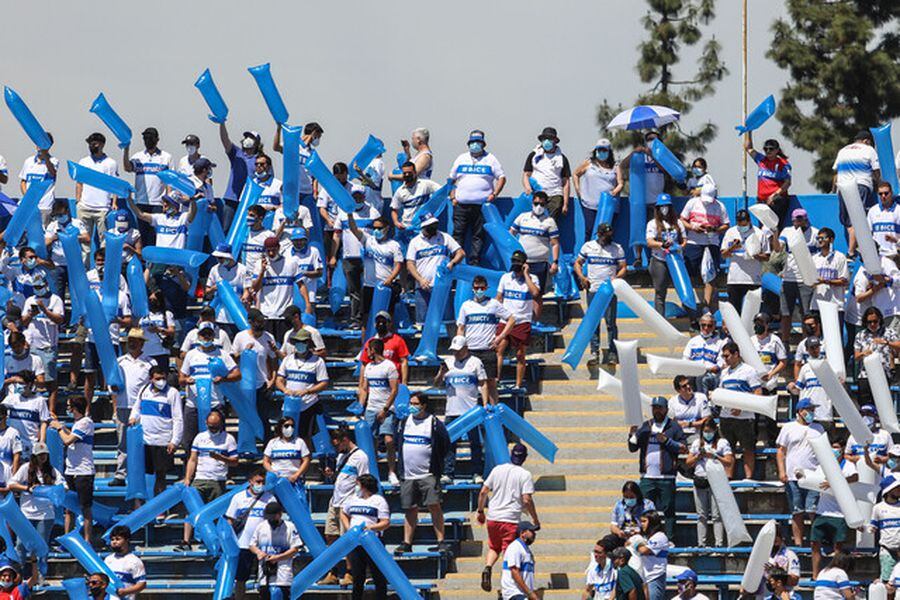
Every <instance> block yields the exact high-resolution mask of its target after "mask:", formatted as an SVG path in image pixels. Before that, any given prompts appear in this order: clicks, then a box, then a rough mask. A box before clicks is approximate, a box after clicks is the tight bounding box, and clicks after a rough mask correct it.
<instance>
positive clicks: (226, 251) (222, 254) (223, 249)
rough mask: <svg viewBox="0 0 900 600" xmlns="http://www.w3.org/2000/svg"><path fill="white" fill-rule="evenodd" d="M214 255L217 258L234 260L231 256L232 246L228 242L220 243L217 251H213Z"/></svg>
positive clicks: (217, 245)
mask: <svg viewBox="0 0 900 600" xmlns="http://www.w3.org/2000/svg"><path fill="white" fill-rule="evenodd" d="M212 255H213V256H214V257H216V258H230V259H232V260H234V257H233V256H232V255H231V244H229V243H228V242H219V243H218V244H216V249H215V250H214V251H213V253H212Z"/></svg>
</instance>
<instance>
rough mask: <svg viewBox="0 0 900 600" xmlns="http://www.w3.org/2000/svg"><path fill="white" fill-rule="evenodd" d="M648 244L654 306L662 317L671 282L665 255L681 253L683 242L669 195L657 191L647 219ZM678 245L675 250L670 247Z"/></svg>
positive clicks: (679, 224) (664, 312)
mask: <svg viewBox="0 0 900 600" xmlns="http://www.w3.org/2000/svg"><path fill="white" fill-rule="evenodd" d="M646 237H647V247H648V248H650V268H649V271H650V279H651V280H652V281H653V289H654V291H655V293H654V296H653V307H654V308H655V309H656V312H658V313H659V314H661V315H663V316H665V314H666V294H667V292H668V289H669V286H671V285H672V278H671V277H670V276H669V267H667V266H666V254H668V253H669V252H680V251H681V250H680V248H681V247H682V246H683V245H684V238H685V230H684V224H682V222H681V221H680V220H679V219H678V215H677V213H676V212H675V207H674V206H672V197H671V196H669V194H660V195H659V197H658V198H657V200H656V206H655V207H654V209H653V219H652V220H650V221H648V222H647V234H646ZM673 247H677V248H678V250H673Z"/></svg>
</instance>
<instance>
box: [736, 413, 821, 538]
mask: <svg viewBox="0 0 900 600" xmlns="http://www.w3.org/2000/svg"><path fill="white" fill-rule="evenodd" d="M815 410H816V407H815V405H814V404H813V403H812V402H810V401H809V400H801V401H800V402H798V403H797V416H796V418H795V419H794V420H793V421H791V422H790V423H785V424H784V425H783V426H782V427H781V431H780V432H779V434H778V439H777V440H776V441H775V444H776V445H777V446H778V451H777V453H776V455H775V460H776V465H777V467H778V479H779V481H781V483H783V484H784V486H785V488H784V491H785V493H786V494H787V500H788V508H789V509H790V511H791V533H792V535H793V538H794V545H795V546H802V545H803V523H804V519H805V518H806V515H812V514H813V512H815V510H816V504H817V502H818V501H819V492H813V491H811V490H808V489H806V488H803V487H800V484H799V483H798V480H799V479H800V478H801V477H802V472H803V471H809V470H813V469H815V468H816V467H818V466H819V462H818V461H817V460H816V455H815V454H814V453H813V449H812V446H810V444H809V438H810V437H816V436H819V435H824V434H825V430H824V429H822V426H821V425H819V424H817V423H816V422H815V418H816V413H815ZM745 454H746V452H745Z"/></svg>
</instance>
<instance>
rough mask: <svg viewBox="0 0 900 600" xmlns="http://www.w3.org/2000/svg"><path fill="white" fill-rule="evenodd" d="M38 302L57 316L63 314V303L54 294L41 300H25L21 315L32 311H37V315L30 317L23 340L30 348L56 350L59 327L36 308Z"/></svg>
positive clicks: (31, 298)
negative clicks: (40, 301) (41, 302)
mask: <svg viewBox="0 0 900 600" xmlns="http://www.w3.org/2000/svg"><path fill="white" fill-rule="evenodd" d="M38 300H42V301H43V302H44V306H46V307H47V310H49V311H50V312H52V313H54V314H57V315H62V314H64V311H65V308H64V307H63V301H62V299H61V298H60V297H59V296H57V295H56V294H50V295H49V296H45V297H43V298H40V297H38V296H31V297H29V298H27V299H26V300H25V305H24V306H23V307H22V313H23V314H28V312H30V311H31V310H32V309H35V310H37V313H36V314H35V315H34V317H32V319H31V322H29V323H28V327H27V328H26V329H25V339H26V340H28V345H29V346H30V347H31V348H35V349H38V350H47V349H50V348H56V347H57V346H58V345H59V325H57V324H56V323H54V322H53V321H51V320H50V318H49V317H48V316H47V315H46V314H45V313H44V311H42V310H40V309H39V308H38V304H37V301H38Z"/></svg>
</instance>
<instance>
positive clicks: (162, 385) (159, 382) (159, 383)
mask: <svg viewBox="0 0 900 600" xmlns="http://www.w3.org/2000/svg"><path fill="white" fill-rule="evenodd" d="M153 387H155V388H156V389H158V390H159V391H163V390H164V389H166V380H165V379H154V380H153Z"/></svg>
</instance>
